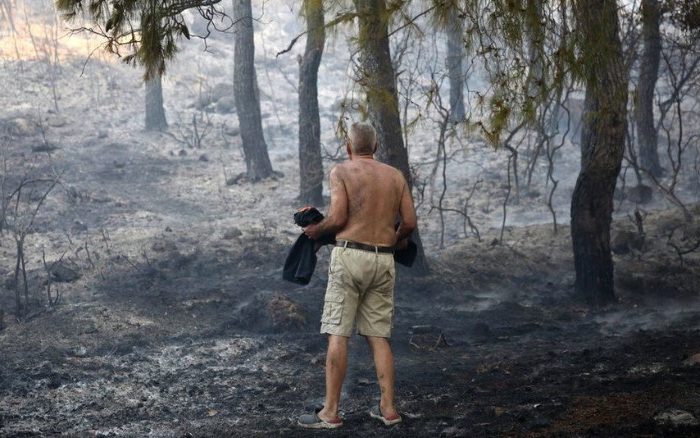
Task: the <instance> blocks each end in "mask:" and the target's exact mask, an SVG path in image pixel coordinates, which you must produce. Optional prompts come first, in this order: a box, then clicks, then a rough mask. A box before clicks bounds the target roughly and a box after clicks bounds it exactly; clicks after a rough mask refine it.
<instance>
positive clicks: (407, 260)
mask: <svg viewBox="0 0 700 438" xmlns="http://www.w3.org/2000/svg"><path fill="white" fill-rule="evenodd" d="M323 217H324V216H323V213H321V212H320V211H318V209H316V207H305V208H302V209H301V210H298V211H297V212H296V213H294V223H295V224H297V225H299V226H300V227H306V226H309V225H311V224H316V223H319V222H321V221H322V220H323ZM397 227H398V225H397ZM335 243H336V241H335V235H333V234H326V235H324V236H321V237H320V238H319V239H318V240H313V239H311V238H310V237H308V236H307V235H306V234H304V233H302V234H301V235H300V236H299V237H298V238H297V241H296V242H294V245H293V246H292V248H291V249H290V250H289V254H287V259H286V260H285V261H284V269H283V270H282V278H283V279H284V280H287V281H291V282H292V283H297V284H303V285H306V284H309V281H311V276H312V275H313V273H314V270H315V269H316V262H317V258H316V251H318V249H319V248H320V247H321V246H323V245H335ZM417 252H418V247H417V246H416V244H415V243H413V242H412V241H410V240H409V241H408V246H406V248H404V249H400V250H396V251H394V260H395V261H396V262H397V263H400V264H402V265H404V266H408V267H410V266H411V265H413V261H414V260H415V259H416V254H417Z"/></svg>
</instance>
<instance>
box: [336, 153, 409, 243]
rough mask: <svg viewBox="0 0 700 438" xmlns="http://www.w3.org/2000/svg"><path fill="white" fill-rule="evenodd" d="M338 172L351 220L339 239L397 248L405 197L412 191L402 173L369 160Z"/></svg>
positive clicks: (347, 165) (349, 164)
mask: <svg viewBox="0 0 700 438" xmlns="http://www.w3.org/2000/svg"><path fill="white" fill-rule="evenodd" d="M335 171H336V173H337V174H338V177H339V179H340V180H341V181H342V183H343V185H344V187H345V192H346V194H347V198H348V220H347V222H346V224H345V227H344V228H343V229H342V230H341V231H340V232H339V233H337V234H336V239H340V240H349V241H352V242H360V243H366V244H369V245H377V246H394V244H395V243H396V231H395V229H394V223H395V222H396V220H397V219H398V217H399V209H400V206H401V195H402V194H403V193H404V191H406V190H408V187H407V186H406V182H405V180H404V178H403V175H402V174H401V172H399V171H398V170H396V169H395V168H393V167H391V166H388V165H386V164H383V163H380V162H378V161H375V160H373V159H368V158H361V159H356V160H350V161H347V162H345V163H343V164H340V165H338V166H336V169H335Z"/></svg>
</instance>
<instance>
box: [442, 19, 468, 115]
mask: <svg viewBox="0 0 700 438" xmlns="http://www.w3.org/2000/svg"><path fill="white" fill-rule="evenodd" d="M446 31H447V76H448V78H449V80H450V121H451V122H461V121H463V120H464V70H463V67H462V58H464V42H463V41H462V19H461V18H460V17H459V16H457V14H451V15H450V18H449V22H448V23H447V28H446Z"/></svg>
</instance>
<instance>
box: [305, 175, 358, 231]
mask: <svg viewBox="0 0 700 438" xmlns="http://www.w3.org/2000/svg"><path fill="white" fill-rule="evenodd" d="M340 173H341V169H338V167H337V166H336V167H334V168H333V169H332V170H331V173H330V177H329V179H330V191H331V206H330V208H329V209H328V215H327V216H326V217H325V218H324V219H323V220H322V221H321V222H319V223H317V224H312V225H309V226H308V227H305V228H304V234H306V235H307V236H309V237H310V238H312V239H314V240H318V239H320V238H321V236H325V235H327V234H336V233H338V232H339V231H340V230H342V229H343V227H345V224H346V223H347V221H348V193H347V191H346V190H345V183H344V182H343V179H342V177H341V175H340Z"/></svg>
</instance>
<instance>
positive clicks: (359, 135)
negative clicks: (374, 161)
mask: <svg viewBox="0 0 700 438" xmlns="http://www.w3.org/2000/svg"><path fill="white" fill-rule="evenodd" d="M348 134H349V138H350V149H351V150H352V153H353V154H356V155H372V154H373V153H374V151H375V148H376V145H377V133H376V132H375V130H374V128H373V127H372V125H370V124H369V123H364V122H356V123H353V124H352V126H350V132H349V133H348Z"/></svg>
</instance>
